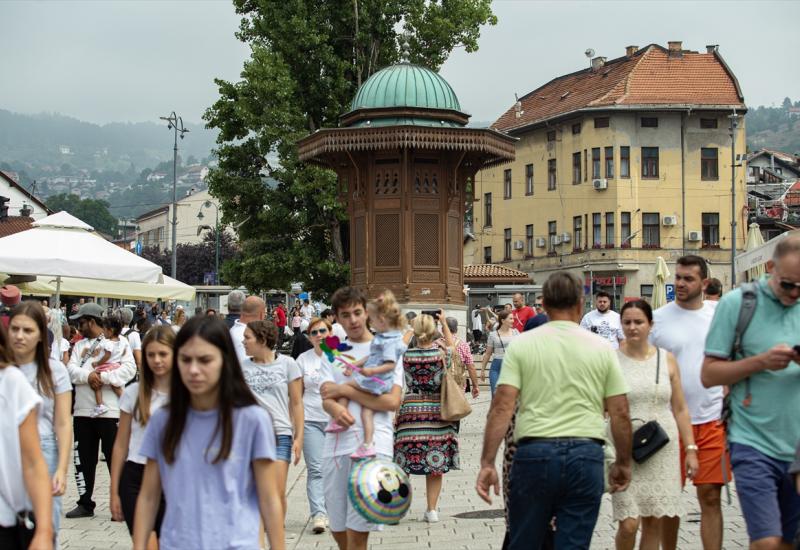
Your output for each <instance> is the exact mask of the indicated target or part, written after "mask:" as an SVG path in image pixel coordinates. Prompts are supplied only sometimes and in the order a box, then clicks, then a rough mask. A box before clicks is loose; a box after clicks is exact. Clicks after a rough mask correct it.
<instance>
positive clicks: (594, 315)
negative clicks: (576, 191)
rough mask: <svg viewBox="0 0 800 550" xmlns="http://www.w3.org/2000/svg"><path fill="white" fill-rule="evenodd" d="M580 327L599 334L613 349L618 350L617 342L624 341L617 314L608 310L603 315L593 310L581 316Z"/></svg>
mask: <svg viewBox="0 0 800 550" xmlns="http://www.w3.org/2000/svg"><path fill="white" fill-rule="evenodd" d="M581 327H583V328H585V329H586V330H589V331H591V332H594V333H596V334H599V335H600V336H602V337H603V338H605V339H606V340H608V341H609V343H610V344H611V347H613V348H614V349H617V348H619V342H620V341H621V340H624V339H625V335H624V334H623V333H622V323H620V320H619V313H617V312H616V311H613V310H610V309H609V310H608V311H606V312H605V313H600V312H599V311H597V310H596V309H593V310H592V311H590V312H589V313H587V314H586V315H584V316H583V319H581Z"/></svg>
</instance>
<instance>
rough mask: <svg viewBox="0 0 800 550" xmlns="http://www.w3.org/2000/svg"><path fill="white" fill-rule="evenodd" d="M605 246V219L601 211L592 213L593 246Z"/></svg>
mask: <svg viewBox="0 0 800 550" xmlns="http://www.w3.org/2000/svg"><path fill="white" fill-rule="evenodd" d="M601 246H603V219H602V218H601V217H600V212H595V213H594V214H592V248H600V247H601Z"/></svg>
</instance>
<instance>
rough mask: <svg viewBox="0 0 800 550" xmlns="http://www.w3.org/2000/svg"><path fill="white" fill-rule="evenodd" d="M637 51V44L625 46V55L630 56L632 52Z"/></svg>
mask: <svg viewBox="0 0 800 550" xmlns="http://www.w3.org/2000/svg"><path fill="white" fill-rule="evenodd" d="M638 51H639V46H626V47H625V56H626V57H631V56H632V55H633V54H635V53H636V52H638Z"/></svg>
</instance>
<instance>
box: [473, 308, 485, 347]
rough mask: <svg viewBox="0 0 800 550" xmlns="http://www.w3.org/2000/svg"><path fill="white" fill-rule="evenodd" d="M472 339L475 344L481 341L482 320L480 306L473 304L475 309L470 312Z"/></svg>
mask: <svg viewBox="0 0 800 550" xmlns="http://www.w3.org/2000/svg"><path fill="white" fill-rule="evenodd" d="M472 339H473V340H474V341H475V343H478V342H480V341H481V340H482V339H483V319H482V318H481V306H480V304H475V309H473V310H472Z"/></svg>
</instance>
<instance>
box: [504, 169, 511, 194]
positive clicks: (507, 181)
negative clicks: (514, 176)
mask: <svg viewBox="0 0 800 550" xmlns="http://www.w3.org/2000/svg"><path fill="white" fill-rule="evenodd" d="M503 198H504V199H510V198H511V169H508V170H503Z"/></svg>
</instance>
